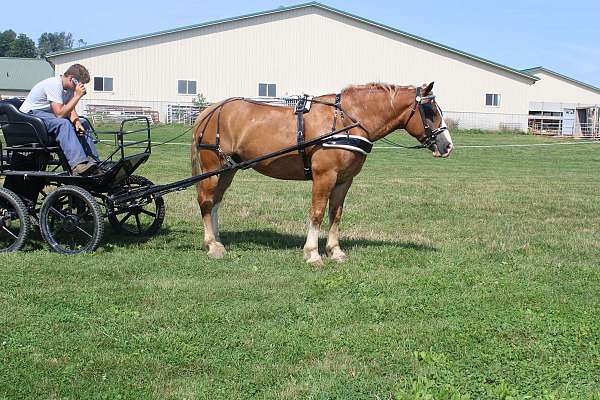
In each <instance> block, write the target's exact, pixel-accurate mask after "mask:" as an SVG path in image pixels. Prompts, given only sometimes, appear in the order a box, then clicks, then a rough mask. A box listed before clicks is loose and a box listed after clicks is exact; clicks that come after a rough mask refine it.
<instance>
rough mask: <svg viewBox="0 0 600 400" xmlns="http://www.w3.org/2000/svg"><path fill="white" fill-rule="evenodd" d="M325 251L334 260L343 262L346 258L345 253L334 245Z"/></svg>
mask: <svg viewBox="0 0 600 400" xmlns="http://www.w3.org/2000/svg"><path fill="white" fill-rule="evenodd" d="M326 251H327V256H328V257H329V258H330V259H331V260H333V261H335V262H338V263H343V262H345V261H346V260H347V259H348V256H347V255H346V253H344V252H343V251H342V249H340V248H339V247H335V248H333V249H326Z"/></svg>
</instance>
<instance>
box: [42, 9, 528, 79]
mask: <svg viewBox="0 0 600 400" xmlns="http://www.w3.org/2000/svg"><path fill="white" fill-rule="evenodd" d="M308 7H316V8H319V9H322V10H326V11H329V12H332V13H335V14H339V15H343V16H345V17H348V18H351V19H354V20H356V21H360V22H362V23H365V24H368V25H371V26H375V27H378V28H380V29H383V30H386V31H389V32H393V33H395V34H398V35H400V36H403V37H405V38H409V39H412V40H416V41H418V42H421V43H425V44H428V45H430V46H432V47H436V48H439V49H442V50H446V51H448V52H450V53H453V54H456V55H459V56H462V57H465V58H468V59H471V60H475V61H478V62H481V63H483V64H487V65H490V66H493V67H496V68H498V69H501V70H504V71H507V72H509V73H511V74H514V75H517V76H519V77H521V78H525V79H528V80H530V81H531V82H532V83H533V82H535V81H538V80H539V78H537V77H535V76H533V75H530V74H528V73H526V72H523V71H519V70H517V69H514V68H511V67H508V66H506V65H502V64H498V63H496V62H493V61H490V60H487V59H485V58H482V57H478V56H475V55H473V54H469V53H466V52H464V51H460V50H457V49H454V48H452V47H449V46H446V45H443V44H440V43H437V42H434V41H431V40H428V39H425V38H422V37H420V36H417V35H413V34H410V33H407V32H403V31H401V30H398V29H396V28H392V27H390V26H387V25H384V24H381V23H379V22H375V21H371V20H369V19H366V18H362V17H359V16H357V15H354V14H350V13H348V12H345V11H341V10H338V9H336V8H333V7H330V6H327V5H324V4H321V3H319V2H316V1H312V2H310V3H303V4H298V5H294V6H288V7H279V8H276V9H273V10H267V11H262V12H258V13H253V14H246V15H241V16H238V17H233V18H226V19H220V20H216V21H210V22H205V23H201V24H196V25H188V26H183V27H179V28H174V29H169V30H165V31H159V32H154V33H148V34H145V35H139V36H132V37H128V38H124V39H118V40H113V41H110V42H103V43H98V44H93V45H89V46H85V47H78V48H76V49H70V50H63V51H57V52H54V53H50V54H48V55H47V57H57V56H61V55H63V54H70V53H75V52H79V51H84V50H90V49H95V48H98V47H105V46H111V45H115V44H120V43H126V42H131V41H134V40H140V39H146V38H151V37H155V36H160V35H165V34H170V33H176V32H182V31H187V30H191V29H197V28H203V27H207V26H212V25H218V24H223V23H227V22H233V21H239V20H243V19H249V18H255V17H259V16H264V15H270V14H277V13H281V12H285V11H290V10H297V9H302V8H308Z"/></svg>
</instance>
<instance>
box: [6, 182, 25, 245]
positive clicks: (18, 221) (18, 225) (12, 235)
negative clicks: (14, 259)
mask: <svg viewBox="0 0 600 400" xmlns="http://www.w3.org/2000/svg"><path fill="white" fill-rule="evenodd" d="M30 229H31V221H30V219H29V212H28V211H27V207H26V206H25V204H24V203H23V201H22V200H21V199H20V198H19V196H17V195H16V194H15V193H14V192H12V191H10V190H8V189H5V188H2V187H0V253H10V252H13V251H18V250H19V249H21V247H23V244H24V243H25V240H27V236H28V235H29V230H30Z"/></svg>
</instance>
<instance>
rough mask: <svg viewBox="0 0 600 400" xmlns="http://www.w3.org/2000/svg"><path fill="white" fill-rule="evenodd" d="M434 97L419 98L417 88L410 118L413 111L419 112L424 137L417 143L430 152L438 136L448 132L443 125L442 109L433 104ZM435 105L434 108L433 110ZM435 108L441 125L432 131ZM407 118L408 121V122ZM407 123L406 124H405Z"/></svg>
mask: <svg viewBox="0 0 600 400" xmlns="http://www.w3.org/2000/svg"><path fill="white" fill-rule="evenodd" d="M434 100H435V95H433V94H430V95H428V96H425V97H421V88H420V87H417V94H416V97H415V108H414V109H413V113H412V114H411V116H410V118H412V116H413V115H414V113H415V111H416V110H417V109H418V110H419V115H420V116H421V121H422V122H423V127H424V128H425V135H424V137H422V138H421V139H419V141H420V142H421V144H422V145H423V147H426V148H429V149H430V150H432V151H433V150H435V149H434V148H433V147H434V145H435V142H436V140H437V137H438V135H440V134H441V133H443V132H444V131H447V130H448V127H447V126H446V124H445V123H444V119H443V115H444V114H443V112H442V109H441V108H440V107H439V106H438V105H437V104H436V103H435V101H434ZM434 105H435V108H434ZM436 108H437V110H438V112H439V114H440V118H442V123H441V124H440V126H439V127H438V128H435V129H432V127H431V125H433V121H434V119H435V115H436V113H435V109H436ZM410 118H409V121H410ZM407 123H408V122H407Z"/></svg>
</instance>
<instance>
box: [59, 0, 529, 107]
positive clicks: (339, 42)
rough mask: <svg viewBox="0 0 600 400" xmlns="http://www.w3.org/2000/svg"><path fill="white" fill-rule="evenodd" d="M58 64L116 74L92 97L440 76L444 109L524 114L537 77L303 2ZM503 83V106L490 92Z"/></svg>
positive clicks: (142, 97) (303, 87)
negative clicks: (488, 97) (193, 84)
mask: <svg viewBox="0 0 600 400" xmlns="http://www.w3.org/2000/svg"><path fill="white" fill-rule="evenodd" d="M53 61H54V62H55V64H56V72H57V73H62V72H63V71H64V70H65V69H66V68H68V66H69V65H70V64H72V63H74V62H80V63H82V64H84V65H85V66H86V67H87V68H88V69H89V70H90V73H91V75H92V77H94V76H108V77H113V78H114V92H112V93H94V92H93V91H92V90H91V88H90V90H89V94H88V96H86V97H87V98H88V99H117V100H138V101H147V100H156V101H168V102H189V101H191V97H193V96H191V97H190V96H181V95H178V94H177V80H178V79H187V80H197V82H198V92H199V93H203V94H204V95H205V96H206V98H207V99H208V100H209V101H216V100H220V99H223V98H226V97H231V96H248V97H254V96H257V95H258V83H259V82H265V83H276V84H277V95H278V96H282V95H288V94H289V95H291V94H299V93H309V94H314V95H319V94H325V93H334V92H338V91H340V90H341V89H342V88H343V87H345V86H347V85H348V84H353V83H367V82H372V81H381V82H389V83H395V84H400V85H411V84H413V85H417V84H422V83H425V82H429V81H436V86H435V93H436V94H437V96H438V100H439V102H440V104H441V106H442V107H443V108H444V109H445V110H451V111H461V112H465V111H466V112H489V113H507V114H526V113H527V111H528V88H529V86H530V81H528V80H527V79H526V78H520V77H518V76H516V75H514V74H511V73H509V72H507V71H505V70H502V69H500V68H495V67H493V66H490V65H486V64H484V63H481V62H478V61H475V60H470V59H468V58H465V57H462V56H459V55H457V54H453V53H450V52H448V51H446V50H443V49H439V48H435V47H433V46H430V45H427V44H424V43H422V42H418V41H414V40H411V39H408V38H404V37H401V36H399V35H397V34H394V33H392V32H389V31H385V30H383V29H380V28H377V27H374V26H370V25H367V24H364V23H362V22H359V21H356V20H353V19H350V18H348V17H345V16H342V15H339V14H336V13H332V12H329V11H326V10H323V9H319V8H313V7H309V8H303V9H298V10H290V11H286V12H281V13H277V14H271V15H266V16H259V17H254V18H251V19H246V20H239V21H232V22H228V23H224V24H219V25H213V26H208V27H202V28H197V29H193V30H188V31H182V32H178V33H171V34H164V35H160V36H156V37H151V38H145V39H141V40H136V41H131V42H125V43H122V44H115V45H111V46H107V47H101V48H97V49H90V50H85V51H80V52H75V53H71V54H65V55H62V56H56V57H54V59H53ZM486 93H499V94H501V96H502V103H501V106H500V107H486V106H485V94H486Z"/></svg>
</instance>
